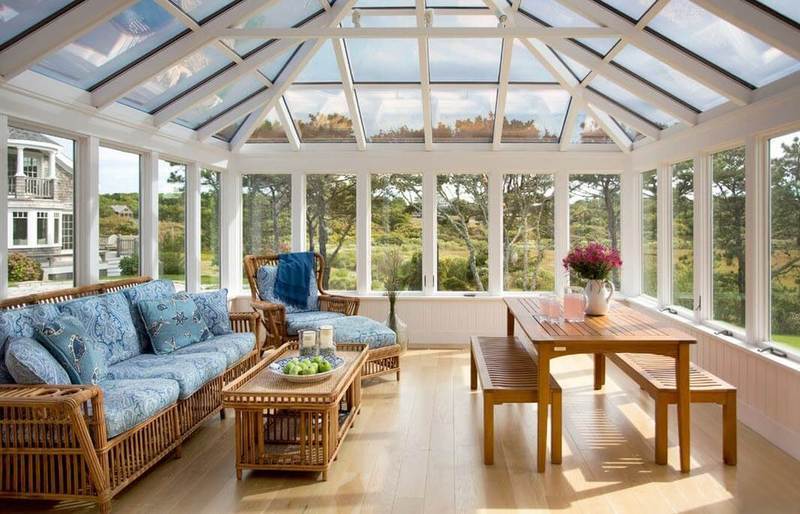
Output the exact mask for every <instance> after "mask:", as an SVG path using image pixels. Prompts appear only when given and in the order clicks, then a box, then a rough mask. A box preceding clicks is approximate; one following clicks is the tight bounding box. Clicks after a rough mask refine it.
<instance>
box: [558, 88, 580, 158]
mask: <svg viewBox="0 0 800 514" xmlns="http://www.w3.org/2000/svg"><path fill="white" fill-rule="evenodd" d="M581 107H582V106H581V105H580V103H579V102H578V101H577V100H575V99H574V98H573V99H571V100H570V102H569V108H568V109H567V117H566V119H565V120H564V128H563V129H562V130H561V140H560V141H561V142H560V143H559V146H560V148H561V151H562V152H566V151H567V150H568V149H569V146H570V145H571V144H572V133H573V132H574V131H575V121H576V120H577V118H578V113H579V112H580V110H581Z"/></svg>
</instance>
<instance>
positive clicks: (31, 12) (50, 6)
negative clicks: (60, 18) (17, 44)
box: [0, 0, 73, 46]
mask: <svg viewBox="0 0 800 514" xmlns="http://www.w3.org/2000/svg"><path fill="white" fill-rule="evenodd" d="M72 3H73V1H72V0H4V1H3V2H2V3H0V46H2V45H3V44H5V43H6V42H8V41H10V40H11V39H13V38H15V37H17V36H18V35H20V34H22V33H23V32H26V31H28V30H30V29H32V28H33V27H35V26H36V25H38V24H39V23H41V22H43V21H44V20H46V19H47V18H49V17H50V16H52V15H54V14H56V13H58V12H59V11H61V10H62V9H64V8H65V7H67V6H69V5H70V4H72Z"/></svg>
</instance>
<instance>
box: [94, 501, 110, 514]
mask: <svg viewBox="0 0 800 514" xmlns="http://www.w3.org/2000/svg"><path fill="white" fill-rule="evenodd" d="M97 508H98V509H100V514H109V513H110V512H111V500H106V501H102V502H99V503H98V504H97Z"/></svg>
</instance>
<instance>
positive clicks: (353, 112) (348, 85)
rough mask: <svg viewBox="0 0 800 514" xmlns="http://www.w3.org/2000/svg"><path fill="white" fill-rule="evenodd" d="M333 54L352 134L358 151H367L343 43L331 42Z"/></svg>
mask: <svg viewBox="0 0 800 514" xmlns="http://www.w3.org/2000/svg"><path fill="white" fill-rule="evenodd" d="M331 43H332V45H333V53H334V54H336V64H337V65H338V66H339V75H340V77H341V79H342V87H343V88H344V97H345V99H347V108H348V109H349V110H350V119H351V123H352V124H353V134H355V136H356V145H357V146H358V149H359V150H361V151H364V150H366V149H367V135H366V134H365V133H364V124H363V123H362V120H361V110H360V109H359V107H358V101H357V100H356V90H355V87H354V86H353V75H352V73H351V72H350V61H349V60H348V59H347V52H346V51H345V49H344V41H342V40H341V39H340V40H333V41H331Z"/></svg>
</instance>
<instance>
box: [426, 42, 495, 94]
mask: <svg viewBox="0 0 800 514" xmlns="http://www.w3.org/2000/svg"><path fill="white" fill-rule="evenodd" d="M428 46H429V54H430V57H429V59H430V69H431V82H494V83H497V81H498V80H499V75H500V54H501V50H502V46H503V40H502V39H488V38H484V39H431V40H430V41H429V43H428Z"/></svg>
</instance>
